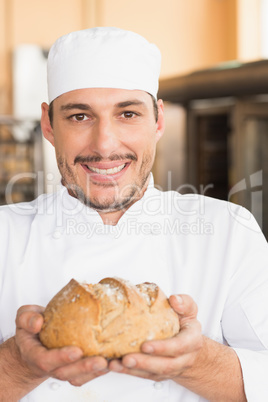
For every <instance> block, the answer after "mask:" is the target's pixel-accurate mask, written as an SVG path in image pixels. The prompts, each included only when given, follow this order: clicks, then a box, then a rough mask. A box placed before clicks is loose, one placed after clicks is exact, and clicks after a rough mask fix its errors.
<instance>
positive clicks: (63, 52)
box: [48, 27, 161, 102]
mask: <svg viewBox="0 0 268 402" xmlns="http://www.w3.org/2000/svg"><path fill="white" fill-rule="evenodd" d="M160 66H161V54H160V51H159V49H158V48H157V46H156V45H154V44H151V43H149V42H148V41H147V40H146V39H145V38H143V37H142V36H140V35H138V34H136V33H134V32H130V31H125V30H122V29H119V28H112V27H101V28H92V29H85V30H82V31H77V32H72V33H69V34H67V35H64V36H62V37H60V38H59V39H58V40H57V41H56V42H55V43H54V45H53V46H52V47H51V49H50V52H49V56H48V97H49V102H52V101H53V100H54V99H55V98H57V97H58V96H60V95H62V94H64V93H66V92H69V91H73V90H75V89H82V88H120V89H138V90H143V91H146V92H148V93H150V94H151V95H153V96H154V97H155V98H157V91H158V79H159V74H160Z"/></svg>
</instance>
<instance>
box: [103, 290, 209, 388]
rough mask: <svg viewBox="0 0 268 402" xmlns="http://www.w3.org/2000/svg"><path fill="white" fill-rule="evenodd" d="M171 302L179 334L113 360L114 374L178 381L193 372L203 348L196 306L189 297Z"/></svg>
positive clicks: (111, 365) (110, 367)
mask: <svg viewBox="0 0 268 402" xmlns="http://www.w3.org/2000/svg"><path fill="white" fill-rule="evenodd" d="M169 301H170V305H171V306H172V308H173V309H174V310H175V311H176V313H177V314H178V317H179V320H180V332H179V333H178V334H177V335H176V336H174V337H173V338H169V339H166V340H159V341H148V342H145V343H143V345H142V347H141V351H142V352H141V353H131V354H128V355H125V356H124V357H123V358H122V359H121V360H112V361H111V362H110V364H109V369H110V370H111V371H116V372H121V373H125V374H130V375H134V376H136V377H142V378H147V379H151V380H154V381H162V380H166V379H173V380H175V381H176V379H179V377H180V376H181V375H182V374H183V373H184V372H185V371H187V370H188V369H191V367H192V366H193V365H194V363H195V361H196V359H197V356H198V353H199V351H200V349H201V348H202V345H203V337H202V333H201V324H200V323H199V321H198V320H197V305H196V303H195V302H194V301H193V299H192V298H191V297H190V296H188V295H180V296H175V295H173V296H171V297H170V299H169Z"/></svg>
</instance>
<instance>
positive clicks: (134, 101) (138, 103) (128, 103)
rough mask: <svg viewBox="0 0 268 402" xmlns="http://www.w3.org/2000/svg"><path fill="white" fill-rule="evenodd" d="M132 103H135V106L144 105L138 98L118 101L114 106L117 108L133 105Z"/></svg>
mask: <svg viewBox="0 0 268 402" xmlns="http://www.w3.org/2000/svg"><path fill="white" fill-rule="evenodd" d="M133 105H134V106H136V105H137V106H145V103H144V102H142V101H140V100H136V99H133V100H127V101H124V102H119V103H117V104H116V105H115V106H116V107H118V108H123V107H128V106H133Z"/></svg>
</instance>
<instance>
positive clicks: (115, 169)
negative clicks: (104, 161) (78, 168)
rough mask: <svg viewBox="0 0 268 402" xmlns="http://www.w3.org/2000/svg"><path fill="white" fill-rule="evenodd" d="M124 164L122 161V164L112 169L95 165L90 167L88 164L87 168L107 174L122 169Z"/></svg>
mask: <svg viewBox="0 0 268 402" xmlns="http://www.w3.org/2000/svg"><path fill="white" fill-rule="evenodd" d="M125 166H126V164H125V163H124V164H123V165H120V166H117V167H114V168H112V169H98V168H96V167H92V166H88V165H87V167H88V169H89V170H91V171H92V172H95V173H98V174H104V175H109V174H115V173H118V172H120V171H121V170H122V169H124V167H125Z"/></svg>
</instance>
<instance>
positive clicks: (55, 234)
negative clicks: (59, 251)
mask: <svg viewBox="0 0 268 402" xmlns="http://www.w3.org/2000/svg"><path fill="white" fill-rule="evenodd" d="M60 237H61V232H60V231H59V230H55V232H54V233H53V238H54V239H59V238H60Z"/></svg>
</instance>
